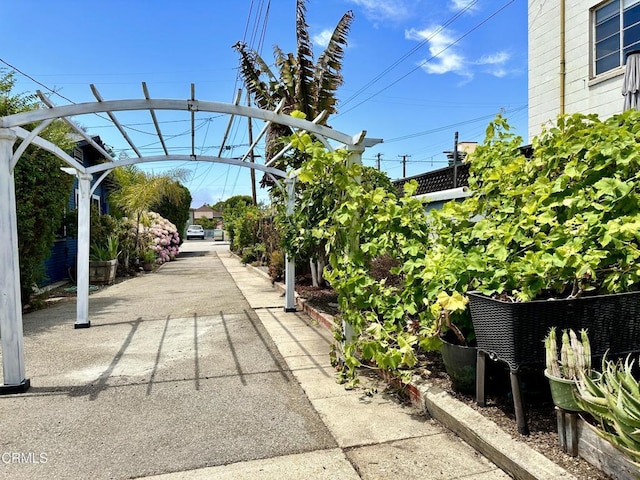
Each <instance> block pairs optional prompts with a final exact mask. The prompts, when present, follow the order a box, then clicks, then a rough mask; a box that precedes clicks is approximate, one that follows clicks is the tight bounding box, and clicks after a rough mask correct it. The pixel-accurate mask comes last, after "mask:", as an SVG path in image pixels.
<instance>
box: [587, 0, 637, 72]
mask: <svg viewBox="0 0 640 480" xmlns="http://www.w3.org/2000/svg"><path fill="white" fill-rule="evenodd" d="M592 18H593V27H594V32H593V39H594V67H593V68H594V73H595V74H596V75H600V74H601V73H605V72H608V71H609V70H613V69H614V68H618V67H620V66H622V65H624V58H625V55H626V54H627V53H629V52H631V51H633V50H638V49H640V0H613V1H612V2H608V3H605V4H604V5H601V6H600V7H598V8H596V9H594V10H593V15H592Z"/></svg>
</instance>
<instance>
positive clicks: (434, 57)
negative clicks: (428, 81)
mask: <svg viewBox="0 0 640 480" xmlns="http://www.w3.org/2000/svg"><path fill="white" fill-rule="evenodd" d="M405 38H406V39H407V40H415V41H417V42H426V43H427V45H428V46H429V53H430V56H429V58H426V59H424V60H422V61H421V62H419V64H420V66H421V67H422V69H423V70H424V71H425V72H427V73H429V74H433V75H444V74H447V73H453V74H455V75H458V76H460V77H462V78H463V82H462V83H463V84H465V83H468V82H470V81H471V80H473V78H474V74H475V71H474V70H478V67H483V68H482V71H484V72H485V73H487V74H489V75H493V76H494V77H497V78H503V77H505V76H507V75H509V74H510V73H513V71H511V70H509V69H508V68H507V64H508V62H509V60H510V59H511V54H510V53H509V52H507V51H499V52H495V53H491V54H485V55H482V56H481V57H480V58H479V59H477V60H472V59H469V58H467V57H466V56H465V55H464V54H463V53H462V52H461V49H460V46H459V45H456V44H454V42H455V41H456V38H457V35H456V34H455V32H452V31H448V30H445V29H444V28H442V27H441V26H435V27H431V28H425V29H423V30H417V29H410V30H406V31H405Z"/></svg>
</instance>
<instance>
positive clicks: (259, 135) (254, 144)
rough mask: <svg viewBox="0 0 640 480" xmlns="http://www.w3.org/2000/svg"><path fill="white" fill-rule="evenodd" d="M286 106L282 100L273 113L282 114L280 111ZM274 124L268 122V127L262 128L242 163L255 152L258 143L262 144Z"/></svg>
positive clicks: (243, 157)
mask: <svg viewBox="0 0 640 480" xmlns="http://www.w3.org/2000/svg"><path fill="white" fill-rule="evenodd" d="M284 104H285V99H284V98H283V99H282V100H280V102H279V103H278V105H276V108H274V110H273V111H274V112H276V113H280V111H281V110H282V109H283V108H284ZM272 123H273V122H267V123H266V125H265V126H264V127H263V128H262V130H260V133H259V134H258V136H257V137H256V138H255V140H254V141H253V143H252V144H251V145H249V148H248V149H247V152H246V153H245V154H244V155H243V156H242V161H243V162H244V161H245V160H246V159H247V157H248V156H249V155H251V152H253V149H254V148H256V145H258V143H260V140H262V137H264V135H265V134H266V133H267V130H269V126H270V125H271V124H272Z"/></svg>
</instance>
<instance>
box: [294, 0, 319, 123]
mask: <svg viewBox="0 0 640 480" xmlns="http://www.w3.org/2000/svg"><path fill="white" fill-rule="evenodd" d="M306 10H307V8H306V2H305V0H297V2H296V36H297V39H298V42H297V52H296V61H297V67H298V75H297V78H298V82H297V84H296V93H295V98H296V100H297V103H298V105H297V108H298V110H300V111H301V112H304V113H306V114H307V118H309V117H311V116H312V115H313V112H312V111H311V110H310V108H311V105H312V103H311V100H312V99H313V97H314V96H315V93H314V90H315V85H314V81H313V76H314V75H313V72H314V69H315V68H314V58H313V44H312V43H311V40H310V38H309V25H307V21H306V18H305V16H306Z"/></svg>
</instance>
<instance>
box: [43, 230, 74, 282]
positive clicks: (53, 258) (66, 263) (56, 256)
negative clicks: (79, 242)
mask: <svg viewBox="0 0 640 480" xmlns="http://www.w3.org/2000/svg"><path fill="white" fill-rule="evenodd" d="M74 240H75V239H74ZM71 253H72V252H70V248H69V242H68V241H67V240H64V239H63V240H56V242H55V243H54V245H53V247H52V248H51V255H50V256H49V258H48V259H47V260H46V261H45V262H44V265H45V271H46V273H45V274H46V276H47V278H46V279H45V280H44V282H43V284H44V285H48V284H51V283H55V282H60V281H62V280H69V273H70V270H71V269H75V260H76V256H75V250H74V252H73V256H71V255H70V254H71ZM41 286H42V285H41Z"/></svg>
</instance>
